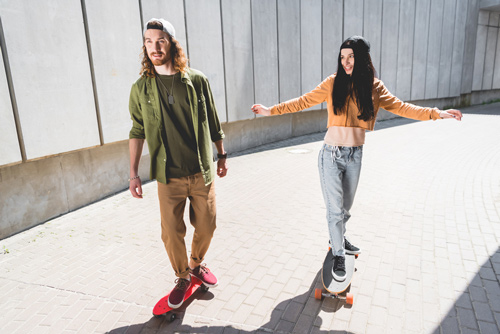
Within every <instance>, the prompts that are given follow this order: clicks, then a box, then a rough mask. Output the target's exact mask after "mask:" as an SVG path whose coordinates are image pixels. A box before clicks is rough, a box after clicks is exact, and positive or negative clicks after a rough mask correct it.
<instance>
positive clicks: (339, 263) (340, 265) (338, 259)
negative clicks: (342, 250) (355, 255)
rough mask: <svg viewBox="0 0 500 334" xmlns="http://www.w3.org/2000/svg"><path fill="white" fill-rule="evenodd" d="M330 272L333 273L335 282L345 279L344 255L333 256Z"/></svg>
mask: <svg viewBox="0 0 500 334" xmlns="http://www.w3.org/2000/svg"><path fill="white" fill-rule="evenodd" d="M332 274H333V278H334V279H335V280H336V281H337V282H343V281H345V278H346V271H345V257H344V256H334V257H333V268H332Z"/></svg>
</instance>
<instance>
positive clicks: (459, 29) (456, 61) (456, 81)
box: [449, 1, 467, 96]
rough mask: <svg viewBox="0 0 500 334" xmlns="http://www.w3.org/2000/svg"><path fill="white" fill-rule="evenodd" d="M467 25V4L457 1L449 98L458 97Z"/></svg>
mask: <svg viewBox="0 0 500 334" xmlns="http://www.w3.org/2000/svg"><path fill="white" fill-rule="evenodd" d="M466 24H467V2H465V1H458V2H457V10H456V16H455V32H454V37H453V56H452V59H451V81H450V94H449V95H450V96H460V89H461V83H462V68H463V67H464V50H465V33H466V32H465V27H466Z"/></svg>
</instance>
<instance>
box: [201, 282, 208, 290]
mask: <svg viewBox="0 0 500 334" xmlns="http://www.w3.org/2000/svg"><path fill="white" fill-rule="evenodd" d="M200 289H201V292H207V291H208V286H206V285H203V284H202V285H201V286H200Z"/></svg>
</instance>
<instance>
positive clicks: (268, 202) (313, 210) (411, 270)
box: [0, 104, 500, 334]
mask: <svg viewBox="0 0 500 334" xmlns="http://www.w3.org/2000/svg"><path fill="white" fill-rule="evenodd" d="M499 107H500V104H492V105H485V106H477V107H471V108H467V109H464V110H463V111H464V112H465V117H464V120H463V122H461V123H458V122H455V121H451V120H446V121H437V122H411V121H407V120H401V119H399V120H391V121H385V122H380V123H378V125H377V130H376V131H374V132H371V133H368V134H367V138H366V139H367V144H366V145H365V147H364V160H363V169H362V175H361V180H360V185H359V188H358V193H357V195H356V201H355V204H354V207H353V209H352V218H351V221H350V222H349V224H348V235H349V236H350V237H351V240H352V241H353V242H354V243H356V244H357V245H359V246H361V247H362V249H363V254H362V255H361V256H360V258H359V259H358V260H357V261H356V267H357V273H356V274H355V277H354V279H353V283H352V287H351V292H352V293H354V295H355V302H354V305H353V306H346V305H344V304H343V303H341V302H339V301H336V300H332V299H325V300H323V301H317V300H315V299H314V289H315V288H317V287H321V279H320V278H319V274H320V270H321V264H322V261H323V257H324V253H325V247H326V246H327V240H328V239H327V227H326V222H325V218H324V216H325V206H324V203H323V199H322V197H321V191H320V186H319V179H318V172H317V166H316V164H317V154H318V149H319V148H320V146H321V140H322V136H323V134H314V135H309V136H304V137H299V138H293V139H290V140H287V141H284V142H280V143H273V144H269V145H266V146H264V147H260V148H258V149H254V150H249V151H246V152H243V153H240V154H233V155H232V156H230V160H229V166H230V170H229V175H228V176H227V177H226V178H224V179H220V180H217V181H216V190H217V200H218V229H217V231H216V235H215V237H214V240H213V243H212V246H211V249H210V251H209V253H208V255H207V259H206V261H207V263H208V264H209V266H210V267H211V269H212V270H213V271H214V272H215V273H216V274H217V275H218V276H219V278H220V284H219V287H217V288H214V289H211V290H210V291H209V292H207V293H205V294H198V295H197V296H196V298H194V299H193V300H192V301H191V302H189V303H188V305H187V306H186V307H183V308H182V309H181V311H180V313H179V316H180V319H177V320H175V321H174V322H173V323H167V322H166V321H164V320H163V319H157V318H154V317H152V315H151V310H152V307H153V306H154V304H155V302H156V301H157V300H158V299H159V298H160V297H161V296H162V295H164V294H165V293H166V292H167V291H168V290H169V289H170V288H171V286H172V283H173V280H174V279H175V277H174V275H173V273H172V270H171V267H170V264H169V261H168V259H167V257H166V253H165V251H164V248H163V245H162V243H161V240H160V228H159V217H158V216H159V213H158V203H157V196H156V183H155V182H151V183H148V184H146V185H145V187H144V191H145V196H144V199H143V200H136V199H133V198H132V197H131V196H129V194H128V192H127V191H124V192H122V193H119V194H117V195H115V196H112V197H109V198H107V199H104V200H102V201H100V202H98V203H94V204H91V205H89V206H86V207H84V208H82V209H79V210H77V211H74V212H71V213H69V214H66V215H64V216H61V217H59V218H57V219H53V220H51V221H49V222H47V223H45V224H42V225H39V226H37V227H35V228H32V229H30V230H27V231H25V232H22V233H19V234H17V235H15V236H12V237H10V238H7V239H4V240H0V333H113V334H115V333H143V334H146V333H174V332H175V333H249V332H252V333H269V332H276V333H498V332H499V331H500V285H499V282H500V248H499V245H500V173H499V171H500V145H498V142H499V139H500V135H499V133H500V132H499V130H498V129H499V128H500V111H499V110H498V108H499ZM124 187H125V185H124ZM191 237H192V228H189V229H188V236H187V240H188V241H190V240H191ZM188 244H189V243H188Z"/></svg>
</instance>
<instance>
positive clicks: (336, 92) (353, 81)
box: [332, 36, 375, 121]
mask: <svg viewBox="0 0 500 334" xmlns="http://www.w3.org/2000/svg"><path fill="white" fill-rule="evenodd" d="M342 49H352V50H353V52H354V68H353V71H352V74H351V75H350V76H349V75H348V74H347V73H346V72H345V70H344V67H343V66H342V63H341V60H340V52H339V58H338V65H337V76H336V77H335V82H334V83H333V90H332V99H333V112H334V113H335V115H341V114H343V113H345V112H347V106H346V102H347V98H348V97H349V96H351V95H353V97H354V98H355V99H356V104H357V105H358V109H359V114H358V119H360V120H363V121H369V120H371V119H373V117H374V115H375V113H374V110H373V101H372V90H373V80H374V78H375V68H374V67H373V64H372V59H371V57H370V43H369V42H368V41H367V40H365V39H364V38H363V37H361V36H352V37H349V38H348V39H346V40H345V41H344V43H342V45H341V46H340V50H342Z"/></svg>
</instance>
